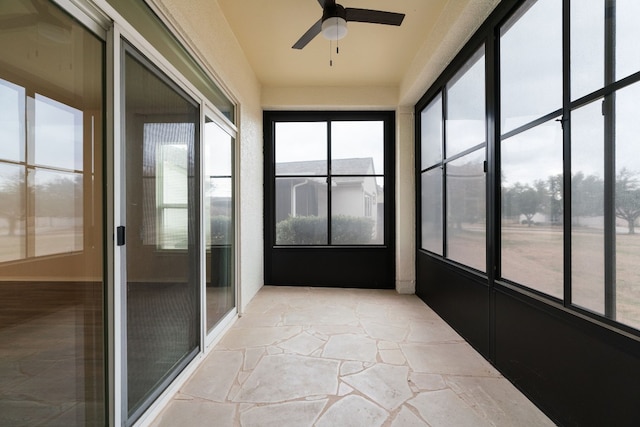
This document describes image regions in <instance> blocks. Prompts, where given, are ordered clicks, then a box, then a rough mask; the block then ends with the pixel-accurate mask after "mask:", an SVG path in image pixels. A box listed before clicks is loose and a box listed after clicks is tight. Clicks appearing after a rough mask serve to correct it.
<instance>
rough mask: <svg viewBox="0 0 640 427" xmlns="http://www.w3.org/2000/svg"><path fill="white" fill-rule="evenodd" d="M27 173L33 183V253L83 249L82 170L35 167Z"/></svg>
mask: <svg viewBox="0 0 640 427" xmlns="http://www.w3.org/2000/svg"><path fill="white" fill-rule="evenodd" d="M29 175H30V176H29V181H30V182H33V183H34V184H35V185H34V190H33V193H34V194H33V199H34V204H35V219H34V221H35V227H34V228H33V231H34V233H35V255H36V256H43V255H50V254H61V253H65V252H73V251H79V250H82V238H83V226H82V225H83V224H82V203H83V198H82V193H83V188H82V174H75V173H66V172H52V171H47V170H43V169H36V170H34V171H30V172H29ZM31 175H33V177H31Z"/></svg>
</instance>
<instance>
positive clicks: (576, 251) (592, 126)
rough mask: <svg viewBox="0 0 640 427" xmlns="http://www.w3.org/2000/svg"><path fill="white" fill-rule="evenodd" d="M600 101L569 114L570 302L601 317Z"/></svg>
mask: <svg viewBox="0 0 640 427" xmlns="http://www.w3.org/2000/svg"><path fill="white" fill-rule="evenodd" d="M601 102H602V100H598V101H596V102H593V103H591V104H589V105H587V106H585V107H582V108H580V109H577V110H574V111H572V112H571V147H572V150H571V284H572V291H571V299H572V302H573V303H574V304H576V305H579V306H581V307H584V308H587V309H589V310H591V311H594V312H596V313H600V314H604V294H605V292H604V280H605V279H604V256H603V250H602V248H604V242H605V233H604V176H605V175H604V119H603V116H602V106H601Z"/></svg>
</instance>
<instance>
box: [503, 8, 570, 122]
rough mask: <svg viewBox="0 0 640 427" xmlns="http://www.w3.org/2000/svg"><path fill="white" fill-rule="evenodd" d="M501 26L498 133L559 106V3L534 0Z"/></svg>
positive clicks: (560, 38)
mask: <svg viewBox="0 0 640 427" xmlns="http://www.w3.org/2000/svg"><path fill="white" fill-rule="evenodd" d="M529 4H531V7H530V8H527V7H522V8H521V10H522V12H520V13H519V14H517V15H516V16H514V17H513V18H512V19H511V20H510V21H509V22H507V24H506V25H505V26H504V27H503V28H502V31H501V37H500V77H501V81H500V85H501V87H500V98H501V107H502V108H501V112H502V126H501V131H502V133H506V132H508V131H510V130H513V129H515V128H517V127H519V126H521V125H524V124H526V123H529V122H531V121H533V120H535V119H537V118H540V117H542V116H544V115H546V114H549V113H551V112H553V111H555V110H557V109H560V108H561V107H562V2H561V1H558V0H538V1H536V2H529Z"/></svg>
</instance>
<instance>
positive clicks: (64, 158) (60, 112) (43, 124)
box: [35, 94, 82, 171]
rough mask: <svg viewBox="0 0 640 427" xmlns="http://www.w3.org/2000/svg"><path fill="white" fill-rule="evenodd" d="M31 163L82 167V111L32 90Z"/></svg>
mask: <svg viewBox="0 0 640 427" xmlns="http://www.w3.org/2000/svg"><path fill="white" fill-rule="evenodd" d="M35 119H36V127H37V128H38V132H36V135H35V163H36V164H37V165H39V166H49V167H57V168H63V169H68V170H77V171H81V170H82V112H81V111H79V110H77V109H75V108H71V107H69V106H66V105H64V104H62V103H60V102H57V101H55V100H53V99H49V98H47V97H46V96H41V95H38V94H36V98H35Z"/></svg>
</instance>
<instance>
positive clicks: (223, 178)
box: [203, 118, 235, 331]
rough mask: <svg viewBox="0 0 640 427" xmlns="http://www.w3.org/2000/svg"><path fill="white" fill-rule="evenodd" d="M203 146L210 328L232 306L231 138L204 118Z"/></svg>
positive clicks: (233, 296)
mask: <svg viewBox="0 0 640 427" xmlns="http://www.w3.org/2000/svg"><path fill="white" fill-rule="evenodd" d="M203 148H204V176H205V180H204V218H205V239H206V266H205V272H206V304H207V316H206V317H207V330H208V331H211V330H212V329H213V328H214V326H215V325H216V324H217V323H218V322H219V321H220V319H222V318H223V317H224V316H225V315H226V314H227V313H228V312H229V311H230V310H231V309H233V307H235V281H234V280H235V278H234V276H235V275H234V265H235V264H234V208H233V204H234V201H233V197H234V194H233V157H234V139H233V138H232V137H231V136H230V135H229V134H228V133H226V132H225V131H224V130H222V128H221V127H220V126H218V125H217V124H216V123H214V122H213V121H211V120H210V119H208V118H207V119H206V120H205V129H204V147H203Z"/></svg>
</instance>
